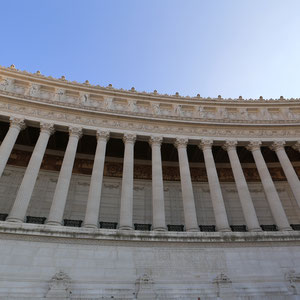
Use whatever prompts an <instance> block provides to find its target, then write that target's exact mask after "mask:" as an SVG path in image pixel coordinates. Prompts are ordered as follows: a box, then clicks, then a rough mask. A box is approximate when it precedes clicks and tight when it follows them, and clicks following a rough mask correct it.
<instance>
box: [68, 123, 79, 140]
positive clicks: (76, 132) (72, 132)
mask: <svg viewBox="0 0 300 300" xmlns="http://www.w3.org/2000/svg"><path fill="white" fill-rule="evenodd" d="M69 135H70V137H71V136H74V137H77V138H78V139H80V138H81V136H82V128H81V127H73V126H70V127H69Z"/></svg>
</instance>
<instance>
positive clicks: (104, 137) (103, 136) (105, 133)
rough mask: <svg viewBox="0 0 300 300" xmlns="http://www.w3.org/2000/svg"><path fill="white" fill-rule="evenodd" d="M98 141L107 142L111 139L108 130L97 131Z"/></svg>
mask: <svg viewBox="0 0 300 300" xmlns="http://www.w3.org/2000/svg"><path fill="white" fill-rule="evenodd" d="M96 137H97V141H100V140H105V141H108V139H109V131H108V130H99V129H98V130H97V132H96Z"/></svg>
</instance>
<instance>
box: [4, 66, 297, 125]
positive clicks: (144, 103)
mask: <svg viewBox="0 0 300 300" xmlns="http://www.w3.org/2000/svg"><path fill="white" fill-rule="evenodd" d="M0 96H2V97H3V98H7V99H8V100H12V99H14V100H15V101H24V102H27V103H28V102H30V103H32V104H36V105H44V106H51V107H56V108H61V109H66V110H73V111H74V110H76V111H77V112H78V113H80V112H82V113H83V112H90V113H98V114H99V115H101V117H103V116H107V117H112V116H114V117H118V118H121V117H124V118H128V119H130V120H135V119H138V120H147V121H157V122H176V123H178V124H182V123H189V124H190V123H191V124H194V125H199V124H210V125H222V126H223V125H224V124H230V125H236V126H240V125H243V126H244V125H253V126H254V125H268V126H276V125H287V124H291V125H292V124H293V125H294V124H297V125H299V122H300V106H299V104H300V99H289V100H287V99H284V98H283V97H281V98H280V99H278V100H274V99H270V100H265V99H263V98H260V99H256V100H252V99H249V100H245V99H242V98H239V99H222V98H221V97H218V98H214V99H212V98H201V97H180V96H179V95H177V94H176V95H175V96H169V95H160V94H158V93H157V92H155V93H139V92H137V91H136V90H135V89H131V90H129V91H125V90H117V89H114V88H112V87H110V86H109V87H107V88H104V87H100V86H92V85H90V84H89V83H87V82H86V83H84V84H79V83H74V82H69V81H67V80H65V79H64V78H62V79H54V78H52V77H45V76H43V75H41V74H40V73H36V74H30V73H28V72H25V71H19V70H16V69H15V68H14V67H11V68H3V67H1V68H0Z"/></svg>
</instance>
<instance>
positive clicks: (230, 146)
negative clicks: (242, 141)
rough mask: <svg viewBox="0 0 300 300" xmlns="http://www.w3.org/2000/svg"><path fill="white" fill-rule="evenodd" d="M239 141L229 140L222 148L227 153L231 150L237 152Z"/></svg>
mask: <svg viewBox="0 0 300 300" xmlns="http://www.w3.org/2000/svg"><path fill="white" fill-rule="evenodd" d="M237 143H238V142H237V141H230V140H227V141H226V142H225V144H224V145H222V148H223V149H224V150H225V151H229V150H235V149H236V145H237Z"/></svg>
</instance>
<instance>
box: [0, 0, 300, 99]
mask: <svg viewBox="0 0 300 300" xmlns="http://www.w3.org/2000/svg"><path fill="white" fill-rule="evenodd" d="M0 9H1V17H0V28H1V40H0V41H1V42H0V65H2V66H9V65H10V64H12V63H13V64H15V65H16V68H18V69H21V70H27V71H30V72H35V71H37V70H40V71H41V72H42V73H43V74H45V75H51V76H53V77H60V76H61V75H65V76H66V78H67V79H69V80H76V81H79V82H83V81H85V80H86V79H88V80H89V81H90V82H91V83H92V84H100V85H101V86H106V85H108V84H109V83H112V84H113V86H115V87H117V88H124V89H130V88H131V87H132V86H134V87H135V88H136V89H137V90H139V91H144V90H145V91H150V92H151V91H153V90H154V89H157V90H158V92H160V93H168V94H174V93H175V92H179V93H180V94H181V95H190V96H194V95H196V94H197V93H200V94H201V96H203V97H208V96H210V97H215V96H217V95H218V94H221V95H222V96H223V97H238V96H239V95H242V96H243V97H245V98H250V97H251V98H256V97H259V96H260V95H262V96H264V97H265V98H271V97H272V98H278V97H279V96H281V95H283V96H285V97H287V98H288V97H294V98H296V97H300V75H299V73H300V0H295V1H293V0H280V1H277V0H206V1H204V0H195V1H193V0H127V1H126V0H119V1H117V0H95V1H92V0H85V1H83V0H82V1H77V0H59V1H55V0H43V1H41V0H35V1H32V0H26V1H23V0H19V1H16V0H9V1H7V0H0Z"/></svg>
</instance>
